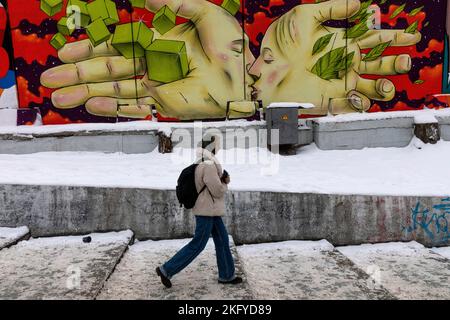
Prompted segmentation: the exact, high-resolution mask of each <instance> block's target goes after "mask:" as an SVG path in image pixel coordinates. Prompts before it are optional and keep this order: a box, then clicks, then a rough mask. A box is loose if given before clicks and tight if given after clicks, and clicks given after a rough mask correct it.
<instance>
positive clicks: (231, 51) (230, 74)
mask: <svg viewBox="0 0 450 320" xmlns="http://www.w3.org/2000/svg"><path fill="white" fill-rule="evenodd" d="M216 14H217V15H211V16H208V17H205V18H204V21H203V20H202V21H201V22H199V23H198V24H197V25H196V26H194V25H193V24H192V23H187V24H185V25H180V26H177V27H176V28H174V29H173V30H172V31H170V32H168V33H167V34H165V35H164V37H163V38H166V37H167V39H177V40H182V41H185V42H186V47H187V51H188V57H189V58H190V61H189V68H190V70H191V71H190V73H189V75H188V77H187V78H186V79H184V80H182V81H179V82H178V83H177V84H176V87H174V86H175V84H173V85H170V84H169V86H167V85H163V86H161V87H159V88H158V92H157V93H158V97H157V100H158V101H159V102H161V105H162V106H163V113H164V114H166V115H171V116H174V117H177V118H180V119H202V118H221V117H224V115H225V111H226V106H227V103H228V102H229V101H242V100H250V99H251V93H252V87H251V86H252V85H253V82H254V81H253V77H252V76H250V74H249V73H248V70H249V68H250V67H249V66H251V65H253V63H254V61H255V58H254V56H253V54H252V53H251V51H250V47H249V40H248V37H247V36H246V35H244V37H243V34H242V28H241V27H240V25H239V23H238V22H237V20H236V19H235V18H234V17H233V16H231V15H229V14H228V13H226V12H222V11H217V12H216ZM219 18H220V19H219ZM217 21H221V27H220V28H211V25H212V24H213V23H217ZM180 97H181V98H180ZM233 108H234V109H233ZM254 111H255V110H254V107H253V108H249V107H247V106H233V107H232V109H231V110H230V114H229V115H230V116H231V117H245V116H251V115H253V114H254Z"/></svg>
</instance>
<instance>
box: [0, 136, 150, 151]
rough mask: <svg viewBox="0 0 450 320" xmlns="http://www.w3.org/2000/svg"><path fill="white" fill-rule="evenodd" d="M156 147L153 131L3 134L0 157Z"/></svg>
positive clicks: (139, 149)
mask: <svg viewBox="0 0 450 320" xmlns="http://www.w3.org/2000/svg"><path fill="white" fill-rule="evenodd" d="M157 147H158V137H157V136H156V131H133V132H111V133H108V132H78V133H73V132H71V133H59V134H49V135H29V136H28V135H3V136H1V137H0V153H1V154H30V153H35V152H50V151H75V152H78V151H81V152H82V151H96V152H110V153H115V152H123V153H127V154H137V153H148V152H151V151H153V150H154V149H155V148H157Z"/></svg>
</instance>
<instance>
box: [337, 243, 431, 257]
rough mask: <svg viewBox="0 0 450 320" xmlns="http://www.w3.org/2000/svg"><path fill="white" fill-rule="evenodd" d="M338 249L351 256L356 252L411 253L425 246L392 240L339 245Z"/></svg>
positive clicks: (368, 253) (366, 253) (365, 253)
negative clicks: (388, 241)
mask: <svg viewBox="0 0 450 320" xmlns="http://www.w3.org/2000/svg"><path fill="white" fill-rule="evenodd" d="M336 249H337V250H338V251H340V252H341V253H342V254H344V255H346V256H349V255H355V254H364V255H370V254H371V255H373V254H377V253H378V254H382V253H389V252H395V253H403V254H411V253H416V252H417V251H420V250H425V249H426V248H425V246H423V245H422V244H420V243H418V242H416V241H411V242H390V243H377V244H362V245H356V246H346V247H337V248H336Z"/></svg>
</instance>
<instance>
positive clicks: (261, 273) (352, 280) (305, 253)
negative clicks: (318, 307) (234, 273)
mask: <svg viewBox="0 0 450 320" xmlns="http://www.w3.org/2000/svg"><path fill="white" fill-rule="evenodd" d="M238 254H239V257H240V259H241V261H242V265H243V268H244V271H245V273H246V276H247V279H248V283H249V285H250V288H251V289H252V293H253V296H254V298H256V299H392V298H393V297H392V296H391V295H389V293H388V292H387V291H386V290H384V289H383V288H372V286H371V281H370V279H369V276H368V275H367V274H365V273H364V272H362V271H361V270H359V269H358V268H356V267H355V266H354V265H353V263H352V262H351V261H349V260H348V259H346V258H345V257H344V256H343V255H342V254H340V253H339V252H337V251H336V250H335V249H334V247H333V245H331V244H330V243H329V242H327V241H325V240H322V241H289V242H281V243H270V244H258V245H246V246H242V247H238Z"/></svg>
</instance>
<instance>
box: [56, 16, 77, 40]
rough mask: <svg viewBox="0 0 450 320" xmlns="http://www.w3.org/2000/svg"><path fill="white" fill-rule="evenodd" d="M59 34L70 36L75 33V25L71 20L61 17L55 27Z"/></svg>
mask: <svg viewBox="0 0 450 320" xmlns="http://www.w3.org/2000/svg"><path fill="white" fill-rule="evenodd" d="M56 26H57V28H58V31H59V33H61V34H62V35H65V36H70V35H71V34H72V33H73V32H74V31H75V23H74V21H73V19H70V18H67V17H62V18H61V19H60V20H59V21H58V24H57V25H56Z"/></svg>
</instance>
